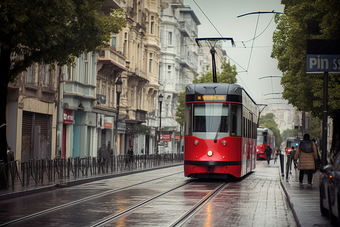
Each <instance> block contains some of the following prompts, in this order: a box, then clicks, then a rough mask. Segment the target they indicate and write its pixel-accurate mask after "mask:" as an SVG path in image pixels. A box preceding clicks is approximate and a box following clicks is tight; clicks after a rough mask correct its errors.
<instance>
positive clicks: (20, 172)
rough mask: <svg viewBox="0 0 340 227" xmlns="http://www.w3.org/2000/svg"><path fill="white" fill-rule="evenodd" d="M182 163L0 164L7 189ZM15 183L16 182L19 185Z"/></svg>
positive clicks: (151, 159) (122, 158) (146, 159)
mask: <svg viewBox="0 0 340 227" xmlns="http://www.w3.org/2000/svg"><path fill="white" fill-rule="evenodd" d="M181 162H183V154H160V155H156V154H153V155H133V156H128V155H119V156H111V157H110V158H109V159H108V160H106V159H105V158H96V157H85V158H79V157H77V158H55V159H53V160H48V159H38V160H36V159H34V160H33V159H32V160H29V161H28V162H23V163H21V162H19V161H13V162H10V163H8V164H5V163H0V174H1V176H3V177H4V179H5V181H6V186H7V188H12V189H14V187H25V186H28V185H31V184H32V185H33V184H35V185H38V184H39V183H44V182H53V181H56V180H60V179H70V178H72V179H77V178H80V177H87V176H94V175H100V174H109V173H119V172H124V171H131V170H141V169H148V168H154V167H159V166H165V165H170V164H175V163H181ZM16 182H20V183H19V184H18V183H16Z"/></svg>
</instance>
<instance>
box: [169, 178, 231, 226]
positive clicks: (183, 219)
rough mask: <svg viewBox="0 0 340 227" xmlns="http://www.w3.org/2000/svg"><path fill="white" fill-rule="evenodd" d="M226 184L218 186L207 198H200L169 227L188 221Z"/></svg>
mask: <svg viewBox="0 0 340 227" xmlns="http://www.w3.org/2000/svg"><path fill="white" fill-rule="evenodd" d="M227 184H228V183H227V182H226V183H223V184H221V185H220V186H218V187H217V188H216V189H215V190H214V191H212V192H211V193H209V194H208V195H207V196H205V197H204V198H202V199H201V200H200V201H199V202H198V203H196V205H195V206H193V207H192V208H191V209H190V210H188V211H187V212H186V213H184V214H183V215H182V216H181V217H180V218H178V219H177V220H176V221H175V222H173V223H172V224H171V225H170V227H175V226H181V225H182V224H184V223H185V222H186V221H187V220H189V219H190V218H191V217H192V216H193V215H194V214H195V213H196V212H197V211H199V210H200V209H201V208H202V207H203V206H204V205H205V204H206V203H208V202H209V201H210V200H211V199H213V198H214V197H215V196H216V195H217V194H218V192H220V191H222V190H223V189H224V188H225V187H226V186H227Z"/></svg>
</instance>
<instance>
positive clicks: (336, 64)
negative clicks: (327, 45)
mask: <svg viewBox="0 0 340 227" xmlns="http://www.w3.org/2000/svg"><path fill="white" fill-rule="evenodd" d="M306 62H307V70H306V72H307V73H321V72H329V73H340V55H335V54H334V55H333V54H307V59H306Z"/></svg>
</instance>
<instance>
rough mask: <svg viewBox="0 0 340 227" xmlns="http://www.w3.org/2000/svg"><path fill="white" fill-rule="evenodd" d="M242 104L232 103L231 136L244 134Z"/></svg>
mask: <svg viewBox="0 0 340 227" xmlns="http://www.w3.org/2000/svg"><path fill="white" fill-rule="evenodd" d="M241 108H242V107H241V106H240V105H234V104H232V105H231V122H230V126H231V136H242V133H241Z"/></svg>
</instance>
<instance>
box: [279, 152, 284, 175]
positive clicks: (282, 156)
mask: <svg viewBox="0 0 340 227" xmlns="http://www.w3.org/2000/svg"><path fill="white" fill-rule="evenodd" d="M284 159H285V157H284V155H283V154H280V167H281V176H282V177H284V176H285V167H284V165H285V164H284V163H285V160H284Z"/></svg>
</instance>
